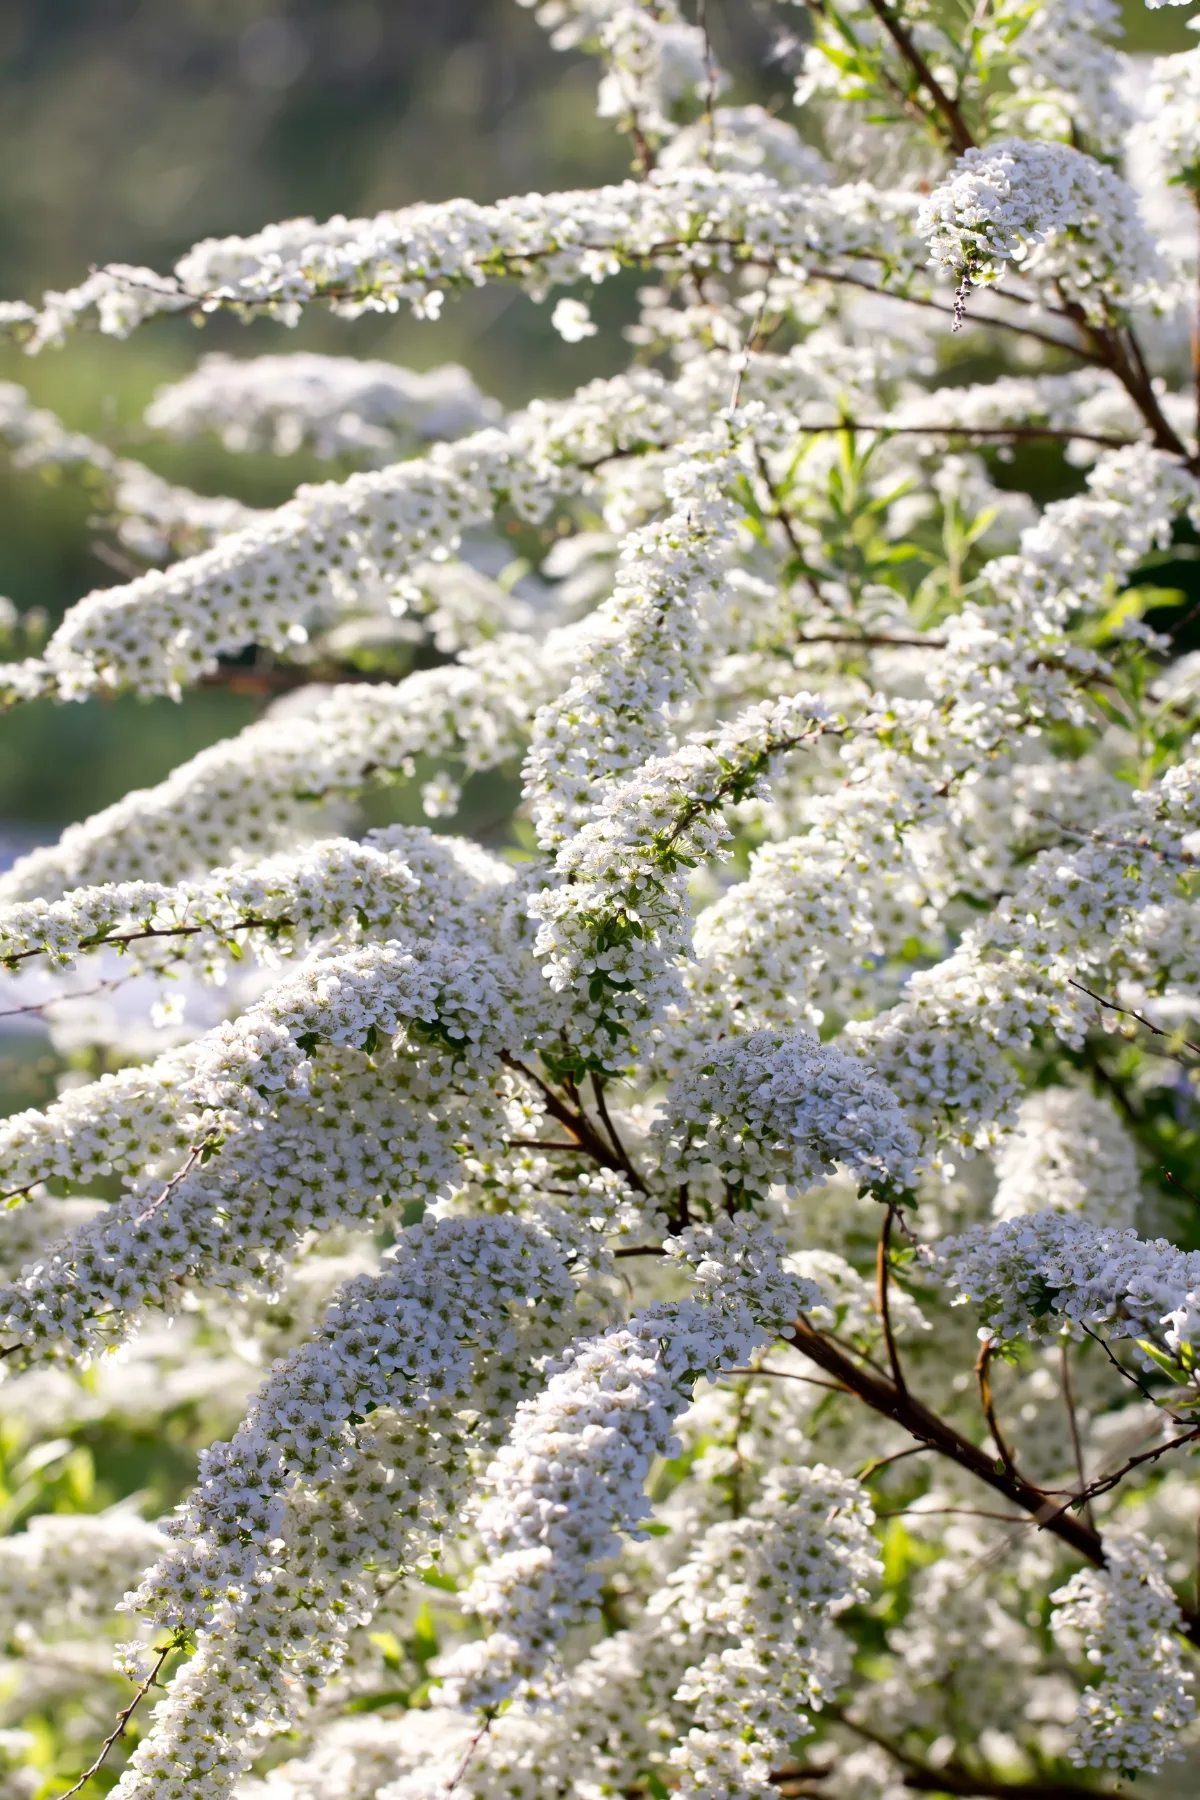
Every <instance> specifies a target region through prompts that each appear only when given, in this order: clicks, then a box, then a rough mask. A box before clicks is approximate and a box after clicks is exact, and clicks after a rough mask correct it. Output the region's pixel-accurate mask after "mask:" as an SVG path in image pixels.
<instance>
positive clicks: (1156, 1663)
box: [1052, 1533, 1196, 1780]
mask: <svg viewBox="0 0 1200 1800" xmlns="http://www.w3.org/2000/svg"><path fill="white" fill-rule="evenodd" d="M1104 1549H1105V1564H1104V1567H1103V1568H1102V1569H1087V1570H1083V1571H1081V1572H1080V1573H1079V1574H1078V1575H1074V1576H1072V1578H1071V1580H1070V1581H1069V1582H1068V1583H1067V1584H1066V1586H1065V1587H1061V1588H1059V1590H1058V1592H1057V1593H1056V1594H1054V1595H1053V1596H1052V1598H1053V1600H1054V1605H1055V1612H1054V1628H1055V1630H1056V1631H1058V1632H1061V1633H1062V1634H1063V1635H1064V1636H1066V1635H1068V1634H1074V1633H1076V1632H1078V1633H1081V1634H1082V1637H1083V1647H1084V1653H1085V1655H1086V1656H1087V1660H1088V1662H1089V1663H1091V1664H1093V1665H1095V1666H1098V1668H1099V1671H1100V1680H1099V1681H1098V1682H1096V1684H1095V1685H1094V1686H1091V1685H1089V1686H1088V1687H1086V1688H1085V1689H1084V1691H1083V1694H1082V1696H1081V1698H1080V1702H1079V1715H1078V1718H1077V1721H1076V1741H1075V1744H1074V1745H1073V1747H1072V1753H1071V1760H1072V1761H1073V1762H1075V1763H1077V1764H1080V1765H1082V1766H1087V1765H1091V1766H1093V1767H1096V1766H1099V1767H1101V1768H1107V1769H1115V1770H1116V1771H1117V1772H1118V1773H1119V1774H1120V1775H1122V1776H1124V1777H1125V1779H1126V1780H1131V1779H1132V1778H1133V1777H1134V1776H1135V1775H1138V1774H1140V1773H1142V1772H1143V1771H1148V1772H1149V1773H1151V1774H1153V1773H1154V1772H1155V1771H1156V1770H1158V1769H1159V1768H1160V1767H1161V1765H1162V1762H1163V1759H1164V1758H1165V1757H1168V1756H1171V1755H1172V1754H1173V1752H1174V1748H1175V1743H1176V1738H1177V1734H1178V1732H1179V1731H1180V1730H1182V1728H1183V1727H1184V1726H1185V1725H1187V1724H1189V1723H1190V1721H1191V1719H1192V1716H1193V1714H1194V1712H1195V1710H1196V1708H1195V1701H1194V1700H1193V1699H1192V1695H1191V1685H1192V1677H1191V1674H1190V1673H1189V1672H1188V1671H1187V1670H1186V1669H1185V1668H1184V1666H1183V1659H1182V1657H1181V1655H1180V1650H1179V1640H1178V1635H1177V1634H1178V1631H1179V1625H1180V1617H1179V1605H1178V1602H1177V1601H1176V1599H1175V1596H1174V1594H1173V1593H1172V1592H1171V1588H1170V1585H1169V1584H1168V1582H1167V1579H1166V1575H1165V1572H1164V1568H1163V1564H1164V1562H1165V1558H1164V1556H1163V1553H1162V1551H1161V1549H1160V1548H1159V1547H1158V1545H1156V1544H1152V1543H1148V1542H1147V1541H1146V1539H1145V1538H1144V1537H1141V1536H1140V1535H1120V1536H1118V1535H1117V1534H1115V1533H1114V1534H1113V1535H1111V1536H1106V1537H1105V1540H1104Z"/></svg>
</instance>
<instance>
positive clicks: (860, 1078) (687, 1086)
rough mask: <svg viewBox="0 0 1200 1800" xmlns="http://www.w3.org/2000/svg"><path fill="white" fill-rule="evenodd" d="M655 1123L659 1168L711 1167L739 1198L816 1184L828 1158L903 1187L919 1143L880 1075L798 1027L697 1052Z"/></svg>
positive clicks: (872, 1181) (876, 1181)
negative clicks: (773, 1188)
mask: <svg viewBox="0 0 1200 1800" xmlns="http://www.w3.org/2000/svg"><path fill="white" fill-rule="evenodd" d="M657 1131H658V1134H659V1154H660V1158H661V1166H662V1170H663V1173H664V1174H665V1175H667V1176H669V1177H671V1178H672V1179H674V1180H677V1181H686V1180H689V1179H694V1178H695V1176H696V1175H697V1174H698V1173H699V1172H700V1171H701V1170H703V1169H704V1168H712V1169H714V1170H716V1171H717V1173H718V1174H719V1175H720V1176H721V1178H722V1179H723V1181H724V1182H725V1183H726V1184H727V1185H728V1186H729V1188H730V1190H731V1191H732V1192H733V1193H735V1194H737V1195H738V1196H739V1197H740V1196H741V1195H743V1194H744V1195H746V1196H761V1195H763V1194H765V1193H766V1192H767V1190H768V1189H769V1188H770V1187H771V1185H772V1184H778V1185H780V1186H782V1187H786V1188H787V1189H789V1191H791V1192H793V1193H794V1192H796V1191H798V1190H802V1189H804V1188H806V1187H816V1186H818V1185H819V1184H820V1183H821V1181H822V1180H823V1179H825V1178H826V1177H828V1176H830V1175H832V1174H833V1173H834V1168H835V1165H836V1164H841V1165H842V1166H843V1167H844V1168H845V1169H847V1170H848V1171H849V1173H850V1174H851V1175H853V1176H854V1177H855V1178H856V1179H857V1180H858V1181H860V1182H862V1183H863V1184H864V1186H867V1187H875V1186H880V1187H883V1188H884V1189H890V1188H901V1187H903V1186H904V1185H905V1184H906V1182H907V1181H908V1179H909V1177H910V1176H911V1173H912V1166H913V1161H914V1159H915V1156H916V1151H917V1139H916V1136H915V1134H914V1133H913V1131H912V1130H911V1128H910V1127H909V1126H908V1125H907V1124H906V1122H905V1119H904V1116H903V1114H902V1113H901V1111H900V1109H899V1107H898V1106H897V1105H896V1102H895V1100H894V1098H893V1097H892V1094H891V1093H890V1092H889V1090H888V1089H887V1088H886V1087H885V1086H884V1085H883V1083H882V1082H881V1081H877V1080H875V1078H874V1077H873V1076H871V1075H870V1074H869V1073H868V1072H867V1071H866V1070H865V1069H864V1068H863V1066H862V1064H861V1062H859V1061H858V1060H857V1059H856V1058H854V1057H851V1056H847V1055H845V1054H844V1052H843V1051H841V1050H838V1049H836V1048H835V1047H834V1046H832V1045H827V1044H822V1043H820V1042H819V1041H818V1040H817V1039H816V1038H815V1037H809V1036H807V1035H806V1034H805V1033H802V1032H784V1031H771V1030H763V1031H755V1032H752V1033H751V1034H750V1035H749V1036H748V1037H744V1038H730V1039H727V1040H726V1041H725V1042H723V1043H721V1044H719V1045H717V1046H716V1047H715V1049H714V1050H713V1051H712V1052H710V1053H709V1054H708V1055H705V1056H700V1057H698V1058H697V1059H696V1061H695V1063H694V1065H693V1066H692V1067H691V1068H689V1069H688V1070H687V1071H686V1073H685V1074H683V1075H682V1076H681V1077H680V1078H679V1079H678V1080H677V1081H676V1082H675V1083H674V1084H673V1086H672V1087H671V1089H670V1090H669V1092H668V1095H667V1100H666V1107H665V1113H664V1117H663V1120H662V1122H661V1123H660V1125H659V1126H658V1127H657Z"/></svg>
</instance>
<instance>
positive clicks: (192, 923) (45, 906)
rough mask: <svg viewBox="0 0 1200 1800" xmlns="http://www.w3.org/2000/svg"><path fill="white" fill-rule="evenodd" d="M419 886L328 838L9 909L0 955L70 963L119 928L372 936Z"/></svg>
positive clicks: (400, 914)
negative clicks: (194, 875) (242, 862)
mask: <svg viewBox="0 0 1200 1800" xmlns="http://www.w3.org/2000/svg"><path fill="white" fill-rule="evenodd" d="M417 886H418V884H417V882H416V880H415V879H414V878H413V875H412V873H411V872H410V870H409V869H408V868H407V867H406V865H405V864H404V862H403V861H402V860H401V859H400V857H399V856H396V855H389V854H388V853H387V852H386V851H384V850H382V849H378V848H376V847H375V846H374V845H373V844H355V843H352V842H351V841H350V840H349V839H345V838H335V839H333V840H331V841H328V842H325V843H321V844H315V845H313V846H312V847H311V849H308V850H305V851H301V852H299V853H298V854H295V855H292V856H280V857H275V858H273V859H271V860H268V861H265V862H261V863H256V864H253V865H251V866H249V867H237V868H234V869H218V870H216V871H214V873H213V874H212V875H211V876H210V877H209V878H208V879H207V880H206V881H204V882H185V883H183V884H181V885H180V886H179V887H175V888H171V887H166V886H164V885H162V884H161V883H157V882H149V881H131V882H115V883H113V885H112V886H110V887H99V888H76V889H74V890H73V891H72V892H71V893H68V894H66V895H64V896H63V898H62V899H61V900H53V901H47V900H31V901H28V902H26V903H25V904H24V905H18V906H14V907H10V908H8V909H7V911H6V912H5V913H4V915H3V919H2V921H0V962H2V963H8V964H10V965H11V964H15V963H16V962H19V961H22V960H24V959H25V958H26V957H30V956H38V955H44V956H46V957H47V958H48V959H49V961H50V962H51V963H53V964H54V965H56V966H58V967H60V968H69V967H70V966H71V965H72V963H73V961H74V959H75V957H76V956H77V955H78V954H80V952H81V951H85V950H91V949H95V948H98V947H99V946H100V945H102V944H104V943H105V942H107V941H109V940H110V939H112V938H113V937H114V936H124V935H132V936H134V937H136V936H138V935H142V936H144V937H146V938H147V939H149V940H150V941H153V940H154V939H155V938H158V937H162V938H166V939H167V940H168V941H169V940H170V938H171V937H172V936H179V935H180V934H183V933H186V934H188V935H190V936H192V937H200V938H203V939H207V940H209V942H208V944H206V946H205V947H206V948H210V947H211V946H212V945H217V946H219V945H221V944H222V943H223V942H227V941H228V940H230V939H231V938H233V937H234V936H235V934H239V933H243V932H246V933H250V934H251V937H252V938H253V936H255V935H257V934H260V933H261V942H262V944H264V945H270V944H271V943H272V942H273V941H274V940H277V939H279V938H285V939H286V940H288V942H289V943H292V944H294V945H295V946H300V945H303V944H305V943H306V942H307V941H308V940H310V939H311V938H314V937H317V936H324V935H327V934H329V933H331V932H338V931H339V930H345V931H346V932H347V934H348V935H352V934H353V927H354V926H355V925H357V926H358V927H359V928H360V929H361V930H362V931H363V932H364V933H367V932H369V933H372V934H375V933H378V932H380V931H381V930H383V929H385V928H386V927H387V926H388V925H389V924H395V923H399V922H400V921H402V920H403V919H404V917H405V914H406V906H405V902H406V901H407V899H408V898H409V896H410V895H412V894H415V893H416V891H417ZM293 933H294V934H295V936H294V938H293ZM391 935H395V934H394V932H393V933H392V934H391Z"/></svg>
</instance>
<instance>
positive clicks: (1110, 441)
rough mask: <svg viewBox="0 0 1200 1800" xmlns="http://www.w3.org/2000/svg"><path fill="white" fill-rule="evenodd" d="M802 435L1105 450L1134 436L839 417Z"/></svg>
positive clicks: (1118, 446) (1123, 445)
mask: <svg viewBox="0 0 1200 1800" xmlns="http://www.w3.org/2000/svg"><path fill="white" fill-rule="evenodd" d="M796 429H797V430H798V432H799V433H800V435H801V436H802V437H819V436H821V435H822V434H823V433H824V434H828V433H830V432H834V431H879V432H883V433H885V434H886V435H887V436H889V437H969V438H1004V439H1008V438H1016V439H1018V440H1022V441H1023V440H1025V439H1031V440H1039V439H1046V438H1048V439H1051V440H1053V441H1054V442H1056V443H1063V444H1067V443H1073V442H1075V441H1076V440H1078V441H1079V442H1080V443H1085V444H1099V445H1101V446H1102V447H1103V448H1104V449H1106V450H1127V449H1128V448H1129V446H1130V445H1131V444H1136V443H1137V441H1138V440H1137V439H1136V438H1131V437H1117V436H1116V435H1115V434H1114V433H1112V432H1104V431H1072V430H1071V428H1070V426H1062V425H953V424H948V425H936V424H935V425H893V424H891V423H890V422H889V421H888V420H887V419H839V420H838V421H837V422H836V423H833V422H832V421H831V422H830V423H829V424H826V425H798V426H797V428H796Z"/></svg>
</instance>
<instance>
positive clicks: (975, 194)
mask: <svg viewBox="0 0 1200 1800" xmlns="http://www.w3.org/2000/svg"><path fill="white" fill-rule="evenodd" d="M918 230H919V231H920V232H921V235H922V236H923V237H924V238H925V240H926V242H927V243H928V245H929V251H930V260H931V261H932V262H933V263H935V264H937V265H939V266H940V267H941V268H943V269H945V270H947V271H948V272H949V273H950V274H951V275H952V276H953V277H954V278H955V280H957V281H960V282H965V283H966V284H967V285H968V286H969V285H972V284H975V283H990V282H996V281H999V280H1001V278H1002V277H1003V276H1004V275H1005V274H1006V273H1007V271H1008V270H1009V268H1010V266H1012V265H1015V266H1016V267H1017V268H1018V269H1019V271H1020V272H1021V273H1022V274H1023V275H1028V276H1029V277H1030V278H1031V279H1032V280H1034V281H1036V282H1039V283H1045V284H1047V285H1050V284H1053V283H1058V284H1059V286H1060V288H1061V289H1062V291H1063V292H1064V294H1066V295H1067V296H1069V298H1070V299H1071V300H1073V301H1074V302H1075V303H1076V304H1077V305H1078V306H1079V307H1081V308H1082V309H1083V311H1084V312H1086V313H1088V314H1089V315H1094V316H1097V317H1100V316H1102V308H1103V306H1104V305H1105V304H1107V305H1109V306H1112V305H1116V306H1119V307H1121V308H1122V309H1127V308H1129V307H1131V306H1133V305H1134V304H1136V303H1137V302H1138V301H1139V300H1142V299H1144V298H1146V297H1147V296H1148V295H1149V294H1151V293H1152V292H1153V290H1154V283H1155V281H1156V280H1157V279H1159V278H1160V276H1161V273H1162V269H1161V258H1160V256H1159V252H1158V248H1157V246H1156V244H1155V241H1154V239H1153V238H1152V237H1151V235H1150V233H1149V232H1148V230H1147V229H1146V226H1145V224H1144V223H1143V221H1142V219H1141V216H1140V213H1139V210H1138V204H1137V196H1136V194H1135V193H1134V191H1133V189H1132V188H1131V187H1129V186H1128V185H1127V183H1125V182H1124V181H1122V179H1121V177H1120V176H1119V175H1115V174H1114V173H1113V171H1112V170H1111V169H1110V168H1109V167H1108V166H1107V164H1105V163H1102V162H1098V161H1096V160H1095V159H1094V158H1092V157H1090V156H1087V155H1085V154H1084V153H1083V152H1082V151H1080V150H1076V149H1073V148H1072V147H1071V146H1070V145H1069V144H1053V143H1044V142H1039V141H1037V140H1029V139H1026V138H1004V139H1001V140H999V141H998V142H996V143H994V144H988V145H986V146H984V147H983V148H982V149H972V150H968V151H967V152H966V153H965V155H964V156H963V158H962V160H961V162H960V163H959V165H958V167H957V168H956V170H955V171H954V173H953V174H952V175H951V176H950V177H949V178H948V179H947V180H946V181H945V182H943V183H942V185H941V186H940V187H937V188H935V189H934V190H933V192H932V193H931V194H930V195H929V197H928V198H927V199H926V200H925V201H923V202H922V206H921V214H920V219H919V221H918ZM1101 296H1103V299H1101Z"/></svg>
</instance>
